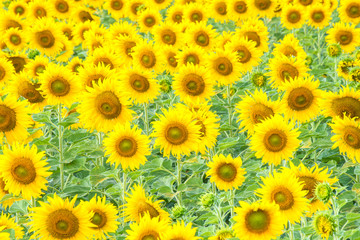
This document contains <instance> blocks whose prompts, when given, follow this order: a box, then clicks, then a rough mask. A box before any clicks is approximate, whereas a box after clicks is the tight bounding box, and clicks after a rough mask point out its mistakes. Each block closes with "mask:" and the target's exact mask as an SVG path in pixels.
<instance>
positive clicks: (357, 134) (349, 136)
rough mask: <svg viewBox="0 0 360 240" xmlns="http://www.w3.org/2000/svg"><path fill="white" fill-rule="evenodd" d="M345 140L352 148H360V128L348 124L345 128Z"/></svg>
mask: <svg viewBox="0 0 360 240" xmlns="http://www.w3.org/2000/svg"><path fill="white" fill-rule="evenodd" d="M343 132H344V135H343V140H344V141H345V142H346V143H347V144H348V145H349V146H351V147H352V148H354V149H359V148H360V129H358V128H357V127H353V126H346V127H345V128H344V131H343Z"/></svg>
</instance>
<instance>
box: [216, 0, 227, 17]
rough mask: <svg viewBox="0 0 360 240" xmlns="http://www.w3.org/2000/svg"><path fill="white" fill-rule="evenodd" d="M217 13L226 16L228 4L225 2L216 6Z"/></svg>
mask: <svg viewBox="0 0 360 240" xmlns="http://www.w3.org/2000/svg"><path fill="white" fill-rule="evenodd" d="M215 9H216V12H217V13H218V14H220V15H226V13H227V11H226V3H225V2H218V3H217V4H216V6H215Z"/></svg>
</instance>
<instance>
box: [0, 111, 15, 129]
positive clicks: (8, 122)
mask: <svg viewBox="0 0 360 240" xmlns="http://www.w3.org/2000/svg"><path fill="white" fill-rule="evenodd" d="M15 127H16V113H15V111H14V110H13V109H11V108H9V107H7V106H5V105H0V131H2V132H8V131H11V130H13V129H14V128H15Z"/></svg>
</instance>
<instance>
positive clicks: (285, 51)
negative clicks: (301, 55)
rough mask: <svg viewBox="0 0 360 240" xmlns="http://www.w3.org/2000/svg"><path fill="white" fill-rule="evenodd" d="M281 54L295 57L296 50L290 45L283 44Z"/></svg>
mask: <svg viewBox="0 0 360 240" xmlns="http://www.w3.org/2000/svg"><path fill="white" fill-rule="evenodd" d="M283 54H284V55H285V56H287V57H290V56H294V57H296V56H297V52H296V50H295V49H294V48H293V47H291V46H285V47H284V49H283Z"/></svg>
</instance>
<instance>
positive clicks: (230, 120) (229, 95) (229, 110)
mask: <svg viewBox="0 0 360 240" xmlns="http://www.w3.org/2000/svg"><path fill="white" fill-rule="evenodd" d="M230 91H231V86H230V85H227V86H226V95H227V99H228V105H229V108H228V114H229V127H230V128H231V126H232V108H231V92H230ZM229 136H230V137H232V136H233V133H232V130H231V129H230V134H229Z"/></svg>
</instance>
